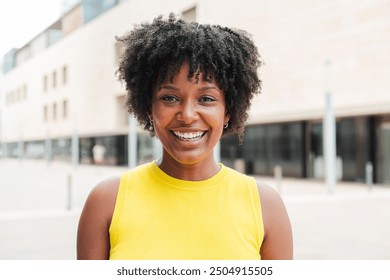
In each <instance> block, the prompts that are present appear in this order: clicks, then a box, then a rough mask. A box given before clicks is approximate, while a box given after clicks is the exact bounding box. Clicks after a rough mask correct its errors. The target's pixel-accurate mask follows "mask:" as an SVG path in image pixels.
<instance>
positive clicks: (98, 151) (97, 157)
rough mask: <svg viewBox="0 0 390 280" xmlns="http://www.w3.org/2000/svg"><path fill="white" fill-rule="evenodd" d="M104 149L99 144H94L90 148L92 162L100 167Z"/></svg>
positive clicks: (104, 152)
mask: <svg viewBox="0 0 390 280" xmlns="http://www.w3.org/2000/svg"><path fill="white" fill-rule="evenodd" d="M105 154H106V148H105V147H104V146H103V145H101V144H96V145H95V146H93V148H92V155H93V161H94V163H95V164H96V165H101V164H103V162H104V156H105Z"/></svg>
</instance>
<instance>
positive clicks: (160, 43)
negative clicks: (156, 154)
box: [77, 14, 292, 260]
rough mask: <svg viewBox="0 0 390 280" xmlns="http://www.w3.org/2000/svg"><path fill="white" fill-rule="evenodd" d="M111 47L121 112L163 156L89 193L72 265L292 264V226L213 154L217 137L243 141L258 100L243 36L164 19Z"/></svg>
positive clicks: (263, 192) (275, 199)
mask: <svg viewBox="0 0 390 280" xmlns="http://www.w3.org/2000/svg"><path fill="white" fill-rule="evenodd" d="M119 40H120V41H121V42H122V43H123V45H124V47H125V52H124V55H123V57H122V59H121V62H120V65H119V69H118V74H119V78H120V80H122V81H124V83H125V85H126V89H127V91H128V98H127V106H128V109H129V112H130V113H132V114H134V115H135V117H136V118H137V120H138V122H139V123H140V125H142V126H143V127H144V128H145V129H146V130H148V131H149V132H150V134H151V135H155V136H156V137H158V139H159V140H160V141H161V143H162V146H163V153H162V157H161V158H160V159H158V160H156V161H154V162H151V163H148V164H144V165H141V166H138V167H137V168H135V169H133V170H130V171H128V172H126V173H125V174H123V175H122V176H121V178H115V179H110V180H106V181H104V182H102V183H100V184H99V185H98V186H96V187H95V188H94V189H93V191H92V192H91V194H90V195H89V197H88V199H87V201H86V203H85V206H84V209H83V212H82V215H81V218H80V223H79V229H78V242H77V252H78V258H79V259H141V260H145V259H155V260H156V259H193V260H194V259H291V258H292V233H291V226H290V222H289V218H288V215H287V213H286V209H285V207H284V204H283V202H282V200H281V198H280V196H279V195H278V194H277V192H275V191H274V190H273V189H272V188H270V187H268V186H266V185H263V184H257V183H256V181H255V180H254V178H252V177H249V176H246V175H244V174H241V173H239V172H237V171H235V170H232V169H230V168H228V167H225V166H223V165H222V164H220V163H217V162H216V161H215V159H214V156H213V149H214V147H215V145H216V144H217V143H218V141H219V139H220V138H221V136H222V135H225V134H229V133H235V134H237V135H238V136H239V137H240V139H242V136H243V131H244V124H245V121H246V120H247V117H248V114H247V111H248V110H249V107H250V103H251V100H252V98H253V96H254V94H256V93H258V92H260V88H261V81H260V79H259V78H258V73H257V70H258V68H259V66H260V65H261V64H262V62H261V60H260V56H259V54H258V51H257V48H256V47H255V45H254V43H253V41H252V40H251V38H250V37H249V35H248V34H247V33H246V32H244V31H242V30H232V29H229V28H225V27H221V26H211V25H206V24H198V23H187V22H185V21H183V20H180V19H177V18H175V16H174V15H172V14H171V15H170V16H169V18H168V19H164V18H162V17H158V18H156V19H155V20H154V21H153V22H152V23H144V24H141V25H139V26H136V27H135V28H134V29H133V30H132V31H131V32H130V33H128V34H126V35H124V36H123V37H121V38H119Z"/></svg>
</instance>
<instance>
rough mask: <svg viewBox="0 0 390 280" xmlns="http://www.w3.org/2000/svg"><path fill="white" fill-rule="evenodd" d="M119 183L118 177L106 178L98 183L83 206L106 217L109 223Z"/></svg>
mask: <svg viewBox="0 0 390 280" xmlns="http://www.w3.org/2000/svg"><path fill="white" fill-rule="evenodd" d="M119 184H120V177H113V178H108V179H106V180H104V181H101V182H100V183H98V184H97V185H96V186H95V187H94V188H93V189H92V191H91V192H90V194H89V196H88V198H87V201H86V202H85V206H84V208H86V207H89V208H92V210H94V212H95V214H97V213H100V215H102V216H101V218H105V219H106V220H107V219H108V220H107V222H109V223H111V217H112V214H113V212H114V208H115V203H116V197H117V194H118V189H119Z"/></svg>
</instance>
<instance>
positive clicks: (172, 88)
mask: <svg viewBox="0 0 390 280" xmlns="http://www.w3.org/2000/svg"><path fill="white" fill-rule="evenodd" d="M162 89H168V90H179V89H178V88H177V87H174V86H171V85H161V86H158V87H157V90H158V91H159V90H162ZM209 89H214V90H218V91H220V90H221V89H220V88H218V87H216V86H204V87H201V88H200V89H199V91H206V90H209Z"/></svg>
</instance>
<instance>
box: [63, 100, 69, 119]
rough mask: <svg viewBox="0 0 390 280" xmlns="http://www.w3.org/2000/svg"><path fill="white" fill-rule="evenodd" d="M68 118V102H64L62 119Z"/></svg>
mask: <svg viewBox="0 0 390 280" xmlns="http://www.w3.org/2000/svg"><path fill="white" fill-rule="evenodd" d="M67 116H68V100H64V101H62V117H63V118H64V119H66V118H67Z"/></svg>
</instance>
